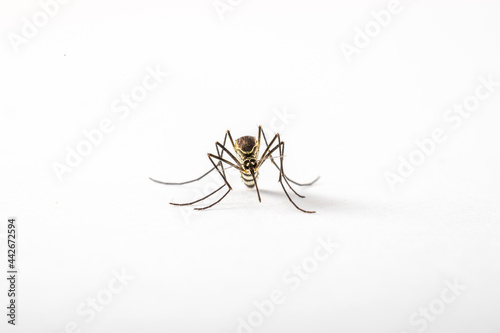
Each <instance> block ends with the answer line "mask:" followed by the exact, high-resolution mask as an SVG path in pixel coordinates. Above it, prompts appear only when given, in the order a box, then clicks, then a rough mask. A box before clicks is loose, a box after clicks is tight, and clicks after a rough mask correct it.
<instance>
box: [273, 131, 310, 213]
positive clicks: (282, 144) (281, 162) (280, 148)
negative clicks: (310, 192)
mask: <svg viewBox="0 0 500 333" xmlns="http://www.w3.org/2000/svg"><path fill="white" fill-rule="evenodd" d="M278 141H279V143H278V147H279V150H280V178H279V182H280V184H281V187H282V188H283V191H284V192H285V194H286V196H287V197H288V200H290V202H291V203H292V204H293V205H294V206H295V208H297V209H298V210H300V211H302V212H304V213H316V212H315V211H313V210H304V209H302V208H300V207H299V206H297V204H295V202H293V200H292V198H290V195H289V194H288V192H287V191H286V189H285V185H283V181H282V180H281V179H282V178H283V179H285V182H286V183H287V184H288V181H287V180H286V176H285V173H284V171H283V153H284V151H285V143H284V142H281V141H280V139H279V137H278ZM282 176H283V177H282ZM288 186H289V187H290V188H291V186H290V184H288ZM292 190H293V189H292Z"/></svg>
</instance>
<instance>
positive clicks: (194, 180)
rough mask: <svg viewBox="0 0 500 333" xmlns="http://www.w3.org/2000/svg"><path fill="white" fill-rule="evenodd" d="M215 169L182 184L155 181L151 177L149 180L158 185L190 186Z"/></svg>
mask: <svg viewBox="0 0 500 333" xmlns="http://www.w3.org/2000/svg"><path fill="white" fill-rule="evenodd" d="M214 169H215V168H212V169H210V170H208V171H207V172H206V173H204V174H203V175H202V176H201V177H198V178H196V179H193V180H188V181H187V182H181V183H171V182H162V181H160V180H156V179H153V178H151V177H149V179H151V180H152V181H154V182H156V183H160V184H164V185H184V184H189V183H193V182H196V181H198V180H200V179H202V178H203V177H205V176H206V175H208V174H209V173H210V172H212V171H213V170H214Z"/></svg>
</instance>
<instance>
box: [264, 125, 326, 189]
mask: <svg viewBox="0 0 500 333" xmlns="http://www.w3.org/2000/svg"><path fill="white" fill-rule="evenodd" d="M260 132H262V137H263V138H264V142H265V143H266V146H267V145H268V144H267V139H266V134H265V133H264V131H263V130H262V126H259V135H260ZM271 162H273V164H274V166H275V167H276V168H277V169H278V170H279V167H278V165H277V164H276V163H275V162H274V159H273V157H272V156H271ZM284 177H285V178H286V179H287V180H289V181H290V182H292V183H294V184H295V185H297V186H309V185H312V184H314V183H316V181H317V180H318V179H319V176H318V177H316V179H314V180H313V181H312V182H309V183H298V182H296V181H294V180H292V179H290V178H289V177H288V176H287V175H285V176H284ZM292 190H293V189H292ZM294 192H295V191H294Z"/></svg>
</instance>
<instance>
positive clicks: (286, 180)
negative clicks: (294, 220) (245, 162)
mask: <svg viewBox="0 0 500 333" xmlns="http://www.w3.org/2000/svg"><path fill="white" fill-rule="evenodd" d="M261 132H262V136H263V137H264V142H265V143H266V151H267V150H268V149H267V148H269V146H270V145H268V144H267V139H266V135H265V134H264V131H263V130H262V126H259V137H260V133H261ZM276 138H278V141H280V137H279V134H276V135H275V136H274V138H273V140H272V141H271V142H273V141H274V140H275V139H276ZM275 148H276V147H275ZM274 150H276V149H274ZM274 150H273V151H274ZM262 157H265V156H264V155H263V156H262ZM266 158H267V157H266ZM269 158H270V159H271V162H272V163H273V164H274V166H275V167H276V168H277V169H278V171H279V170H280V167H279V166H278V165H277V164H276V162H275V161H274V159H273V155H272V153H271V154H269ZM280 160H283V154H282V153H281V148H280ZM262 163H264V162H262ZM262 163H261V164H262ZM284 178H285V182H286V184H287V185H288V187H289V188H290V189H291V190H292V191H293V193H295V195H297V196H298V197H301V198H305V196H303V195H300V194H298V193H297V191H295V189H294V188H293V187H292V186H291V185H290V183H289V182H288V179H287V178H288V177H287V176H286V175H285V176H284Z"/></svg>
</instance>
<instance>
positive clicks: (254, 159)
mask: <svg viewBox="0 0 500 333" xmlns="http://www.w3.org/2000/svg"><path fill="white" fill-rule="evenodd" d="M261 136H262V138H263V139H264V143H265V145H266V149H265V150H264V152H263V153H262V155H261V156H260V158H259V149H260V145H261V141H260V140H261ZM227 138H229V141H230V142H231V145H232V146H233V150H234V152H235V153H236V156H235V155H234V154H233V153H231V152H230V151H229V150H228V149H227V148H226V141H227ZM273 145H274V146H273ZM215 149H216V151H217V155H215V154H212V153H208V154H207V155H208V158H209V160H210V162H211V163H212V165H213V167H212V168H211V169H210V170H208V171H207V172H206V173H204V174H203V175H202V176H200V177H198V178H196V179H193V180H189V181H185V182H181V183H171V182H163V181H159V180H156V179H153V178H149V179H151V180H152V181H154V182H157V183H160V184H164V185H184V184H189V183H193V182H196V181H198V180H200V179H202V178H203V177H205V176H206V175H208V174H209V173H210V172H212V171H213V170H214V169H215V170H217V171H218V173H219V175H220V176H221V177H222V179H223V180H224V184H222V186H221V187H219V188H218V189H216V190H215V191H213V192H212V193H210V194H209V195H207V196H204V197H203V198H201V199H198V200H195V201H192V202H187V203H174V202H171V203H170V204H171V205H175V206H188V205H192V204H195V203H198V202H201V201H203V200H205V199H207V198H209V197H210V196H212V195H214V194H215V193H217V192H218V191H220V190H221V189H222V188H224V187H225V186H227V191H226V193H225V194H224V195H223V196H222V197H220V198H219V199H218V200H217V201H215V202H214V203H212V204H210V205H208V206H205V207H201V208H195V209H196V210H204V209H207V208H210V207H213V206H215V205H216V204H218V203H219V202H221V201H222V199H224V198H225V197H226V195H228V193H229V192H230V191H231V190H232V189H233V188H232V187H231V185H230V184H229V182H228V180H227V177H226V172H225V171H224V169H225V168H224V164H223V163H225V164H227V165H228V167H233V168H235V169H237V170H238V171H239V172H240V174H241V179H242V180H243V183H244V184H245V185H246V186H248V187H249V188H253V187H255V189H256V191H257V196H258V198H259V202H261V198H260V192H259V187H258V186H257V178H258V176H259V169H260V167H261V166H262V164H263V163H264V162H265V161H266V160H267V159H270V160H271V162H272V164H274V166H275V167H276V168H277V169H278V171H279V173H280V174H279V179H278V182H279V183H280V184H281V187H282V188H283V191H284V192H285V194H286V196H287V197H288V200H290V202H291V203H292V204H293V205H294V206H295V208H297V209H298V210H300V211H302V212H304V213H316V212H315V211H312V210H305V209H302V208H300V207H299V206H297V204H296V203H295V202H294V201H293V200H292V198H291V197H290V195H289V194H288V192H287V190H286V188H285V185H284V184H283V180H284V181H285V183H286V185H287V186H288V187H289V188H290V190H292V192H293V193H295V195H297V196H298V197H300V198H305V196H303V195H300V194H298V193H297V192H296V191H295V190H294V189H293V187H292V186H291V185H290V182H291V183H293V184H295V185H298V186H309V185H312V184H314V183H315V182H316V181H317V180H318V179H319V177H317V178H316V179H315V180H313V181H312V182H309V183H298V182H296V181H293V180H292V179H290V178H289V177H288V176H287V175H286V174H285V171H284V169H283V157H284V153H285V142H284V141H281V138H280V135H279V134H276V135H275V136H274V137H273V139H272V140H271V141H270V142H269V143H268V142H267V139H266V135H265V134H264V131H263V130H262V126H259V134H258V137H257V138H255V137H253V136H242V137H241V138H238V139H236V140H235V141H233V138H232V136H231V132H230V131H229V130H228V131H226V135H225V136H224V141H223V143H222V144H221V143H220V142H218V141H217V142H215ZM276 150H278V152H279V157H278V158H279V166H278V164H277V163H276V162H275V160H274V159H275V158H277V157H273V156H272V154H273V153H274V152H275V151H276ZM224 153H227V155H228V156H229V157H230V160H228V159H226V158H224Z"/></svg>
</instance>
